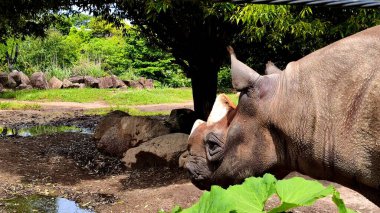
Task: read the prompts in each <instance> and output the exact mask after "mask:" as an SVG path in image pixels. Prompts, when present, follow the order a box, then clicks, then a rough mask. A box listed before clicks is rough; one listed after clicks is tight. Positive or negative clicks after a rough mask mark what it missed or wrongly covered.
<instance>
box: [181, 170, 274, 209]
mask: <svg viewBox="0 0 380 213" xmlns="http://www.w3.org/2000/svg"><path fill="white" fill-rule="evenodd" d="M276 181H277V180H276V178H275V177H274V176H273V175H270V174H266V175H264V177H262V178H247V179H246V180H245V181H244V183H243V184H241V185H235V186H230V187H229V188H228V189H226V190H225V189H223V188H221V187H219V186H212V188H211V191H210V192H205V193H204V194H203V195H202V197H201V199H200V201H199V202H198V203H197V204H195V205H194V206H193V207H191V208H189V209H185V210H183V212H186V213H187V212H208V213H214V212H215V213H220V212H236V213H238V212H253V213H255V212H264V205H265V202H266V201H267V200H268V198H269V197H270V196H272V195H273V194H274V193H275V183H276Z"/></svg>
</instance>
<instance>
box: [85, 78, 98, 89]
mask: <svg viewBox="0 0 380 213" xmlns="http://www.w3.org/2000/svg"><path fill="white" fill-rule="evenodd" d="M84 84H85V85H86V86H87V87H92V88H99V79H97V78H94V77H91V76H84Z"/></svg>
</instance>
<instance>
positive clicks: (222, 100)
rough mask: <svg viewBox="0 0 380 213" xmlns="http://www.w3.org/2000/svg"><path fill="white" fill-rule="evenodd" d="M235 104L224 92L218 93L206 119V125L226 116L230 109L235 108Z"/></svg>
mask: <svg viewBox="0 0 380 213" xmlns="http://www.w3.org/2000/svg"><path fill="white" fill-rule="evenodd" d="M235 108H236V106H235V105H234V104H233V103H232V101H231V100H230V99H229V98H228V96H226V95H225V94H220V95H218V96H217V97H216V100H215V103H214V106H213V107H212V110H211V113H210V115H209V116H208V119H207V125H211V124H213V123H216V122H218V121H220V120H221V119H223V118H224V117H226V116H227V114H228V112H229V111H230V110H231V109H235Z"/></svg>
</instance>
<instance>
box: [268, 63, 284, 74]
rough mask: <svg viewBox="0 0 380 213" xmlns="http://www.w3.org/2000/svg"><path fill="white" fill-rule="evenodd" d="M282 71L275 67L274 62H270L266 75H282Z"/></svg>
mask: <svg viewBox="0 0 380 213" xmlns="http://www.w3.org/2000/svg"><path fill="white" fill-rule="evenodd" d="M281 72H282V70H280V69H279V68H278V67H276V65H274V63H273V62H271V61H268V63H267V64H266V65H265V74H266V75H270V74H280V73H281Z"/></svg>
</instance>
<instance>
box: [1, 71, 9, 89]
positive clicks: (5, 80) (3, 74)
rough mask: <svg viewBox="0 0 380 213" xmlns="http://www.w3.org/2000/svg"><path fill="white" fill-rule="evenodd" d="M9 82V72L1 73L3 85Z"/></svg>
mask: <svg viewBox="0 0 380 213" xmlns="http://www.w3.org/2000/svg"><path fill="white" fill-rule="evenodd" d="M7 83H8V74H7V73H5V72H2V73H0V84H2V85H3V86H5V85H7Z"/></svg>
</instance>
